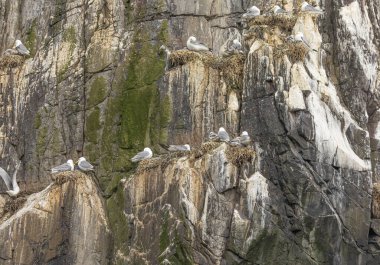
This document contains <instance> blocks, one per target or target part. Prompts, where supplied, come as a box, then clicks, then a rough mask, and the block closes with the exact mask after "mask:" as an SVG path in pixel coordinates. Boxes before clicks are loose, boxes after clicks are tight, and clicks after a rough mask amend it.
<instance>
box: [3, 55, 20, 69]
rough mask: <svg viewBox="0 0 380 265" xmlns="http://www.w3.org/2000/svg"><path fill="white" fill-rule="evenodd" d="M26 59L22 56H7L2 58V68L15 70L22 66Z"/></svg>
mask: <svg viewBox="0 0 380 265" xmlns="http://www.w3.org/2000/svg"><path fill="white" fill-rule="evenodd" d="M24 61H25V58H24V57H23V56H21V55H7V56H4V57H2V58H0V68H1V69H5V68H15V67H18V66H20V65H22V64H23V63H24Z"/></svg>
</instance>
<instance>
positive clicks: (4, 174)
mask: <svg viewBox="0 0 380 265" xmlns="http://www.w3.org/2000/svg"><path fill="white" fill-rule="evenodd" d="M0 176H1V178H2V179H3V180H4V183H5V185H6V186H7V188H8V190H10V189H12V180H11V177H10V176H9V175H8V173H7V172H6V171H5V170H4V169H3V168H2V167H0Z"/></svg>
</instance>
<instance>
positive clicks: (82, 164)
mask: <svg viewBox="0 0 380 265" xmlns="http://www.w3.org/2000/svg"><path fill="white" fill-rule="evenodd" d="M79 166H80V167H81V168H83V169H93V168H94V166H93V165H91V164H90V163H89V162H87V161H86V160H85V161H81V162H80V165H79Z"/></svg>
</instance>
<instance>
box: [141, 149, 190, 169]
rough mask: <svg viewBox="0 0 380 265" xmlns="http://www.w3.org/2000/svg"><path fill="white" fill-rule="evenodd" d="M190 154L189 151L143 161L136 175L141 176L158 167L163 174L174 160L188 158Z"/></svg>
mask: <svg viewBox="0 0 380 265" xmlns="http://www.w3.org/2000/svg"><path fill="white" fill-rule="evenodd" d="M188 154H189V152H188V151H181V152H171V153H168V154H165V155H161V156H159V157H154V158H150V159H146V160H142V161H140V162H139V165H138V166H137V169H136V173H137V174H141V173H144V172H146V171H150V170H152V169H155V168H158V167H160V169H161V171H162V172H163V171H165V169H166V168H167V166H168V165H169V164H170V163H171V162H172V161H173V160H175V159H178V158H180V157H184V156H187V155H188Z"/></svg>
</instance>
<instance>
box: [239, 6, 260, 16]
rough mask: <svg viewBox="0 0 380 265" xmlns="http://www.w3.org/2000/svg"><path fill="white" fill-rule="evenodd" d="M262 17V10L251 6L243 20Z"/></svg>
mask: <svg viewBox="0 0 380 265" xmlns="http://www.w3.org/2000/svg"><path fill="white" fill-rule="evenodd" d="M257 16H260V9H259V8H258V7H257V6H251V7H250V8H248V9H247V12H246V13H244V14H243V16H242V18H243V19H251V18H254V17H257Z"/></svg>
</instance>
